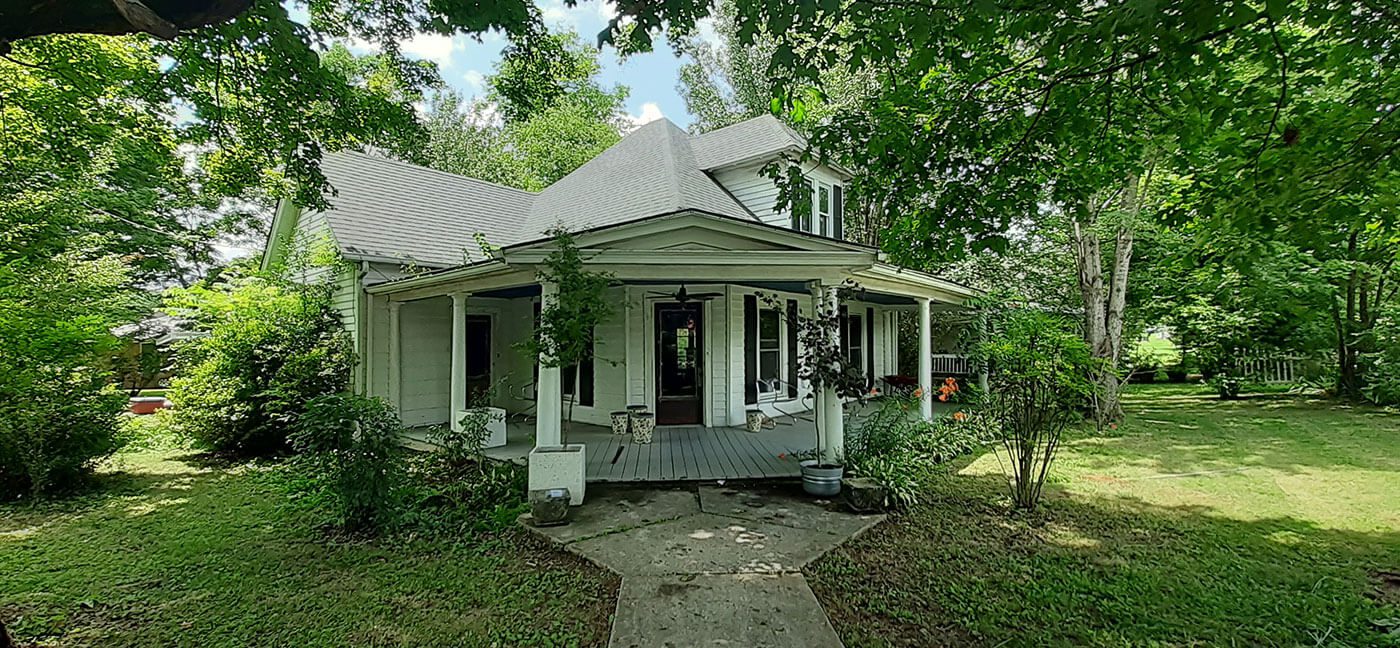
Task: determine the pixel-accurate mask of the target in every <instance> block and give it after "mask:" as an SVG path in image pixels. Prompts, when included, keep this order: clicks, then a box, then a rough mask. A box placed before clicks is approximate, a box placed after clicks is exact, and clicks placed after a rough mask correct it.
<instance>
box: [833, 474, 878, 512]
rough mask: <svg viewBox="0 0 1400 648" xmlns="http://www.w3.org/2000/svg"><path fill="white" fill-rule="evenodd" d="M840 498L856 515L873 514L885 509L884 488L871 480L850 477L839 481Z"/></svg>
mask: <svg viewBox="0 0 1400 648" xmlns="http://www.w3.org/2000/svg"><path fill="white" fill-rule="evenodd" d="M841 497H842V498H843V499H845V500H846V506H849V507H851V510H852V511H855V512H857V513H875V512H877V511H880V510H882V509H884V508H885V487H884V486H881V485H880V484H878V483H876V482H875V480H873V479H866V478H864V477H852V478H850V479H843V480H841Z"/></svg>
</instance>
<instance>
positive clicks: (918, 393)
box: [914, 387, 924, 398]
mask: <svg viewBox="0 0 1400 648" xmlns="http://www.w3.org/2000/svg"><path fill="white" fill-rule="evenodd" d="M923 397H924V388H923V387H915V388H914V398H923Z"/></svg>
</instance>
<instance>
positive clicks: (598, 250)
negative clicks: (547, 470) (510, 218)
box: [366, 216, 970, 492]
mask: <svg viewBox="0 0 1400 648" xmlns="http://www.w3.org/2000/svg"><path fill="white" fill-rule="evenodd" d="M677 220H679V221H680V222H674V221H677ZM808 239H810V237H807V236H806V235H797V234H792V233H790V232H787V231H785V230H780V229H779V230H770V229H768V228H765V227H764V226H760V225H752V224H736V223H731V222H727V221H723V220H716V219H714V218H710V217H703V216H698V217H674V218H670V219H666V220H665V222H661V221H657V222H647V223H641V224H632V225H628V226H623V227H620V228H615V229H613V230H609V231H606V232H602V231H600V232H594V233H590V234H588V235H585V236H581V237H580V238H579V245H580V254H581V255H582V256H583V257H584V258H585V259H586V261H585V265H587V266H589V267H590V268H591V269H596V270H597V271H602V272H606V273H607V274H608V275H609V276H610V277H611V279H612V284H613V285H612V286H611V287H610V288H608V295H607V299H608V300H609V301H611V302H612V303H614V304H616V306H617V308H616V311H615V313H614V315H613V317H611V319H610V320H608V321H607V322H605V323H603V324H600V325H599V326H598V327H596V328H595V329H594V333H593V335H592V336H591V338H592V339H591V344H592V346H593V350H592V352H591V356H590V357H589V358H588V359H587V361H586V362H585V363H581V364H578V365H573V366H569V367H559V366H550V365H551V363H546V362H540V361H539V359H537V358H533V357H527V355H526V354H525V353H524V352H523V351H522V344H521V343H522V341H524V340H528V339H529V338H530V337H531V336H532V335H535V334H536V332H535V329H536V328H537V327H536V325H535V324H534V323H533V321H534V318H538V317H539V314H540V313H541V312H542V310H543V309H547V308H549V305H550V304H551V303H554V300H555V299H557V295H558V290H559V288H558V286H557V285H556V284H554V283H553V282H551V281H549V280H545V279H543V278H542V277H541V276H540V268H541V264H542V263H543V262H544V261H545V260H546V259H547V257H548V255H549V254H550V246H549V242H547V241H545V242H540V243H535V244H531V245H527V246H521V247H518V248H514V249H506V250H505V251H503V252H502V253H501V255H500V256H499V257H497V258H494V259H491V260H488V261H485V262H479V263H476V264H472V265H468V266H463V267H460V268H455V269H451V270H447V271H443V272H436V273H428V274H424V275H420V276H415V277H411V278H405V279H402V280H398V281H392V282H388V283H384V284H380V285H375V286H371V287H369V288H368V289H367V291H366V292H367V297H366V302H367V304H366V308H367V310H368V311H369V312H370V314H371V315H370V317H369V318H368V322H369V324H368V330H367V331H366V337H367V340H368V344H367V346H368V353H367V355H368V356H369V362H368V366H367V368H366V374H367V375H366V384H367V385H368V386H369V391H370V392H371V393H376V394H384V395H386V396H387V397H388V398H389V399H390V400H391V401H393V402H395V403H396V404H398V405H399V407H400V411H401V412H402V413H403V414H404V416H405V419H406V420H405V422H406V423H408V424H410V425H456V423H457V421H458V420H460V419H461V417H462V413H463V412H464V410H465V409H466V408H468V407H477V406H482V405H491V406H495V407H499V408H501V409H503V410H505V411H506V412H507V413H508V415H509V417H508V418H509V420H510V421H511V425H510V430H509V431H508V434H507V435H506V436H507V442H506V444H505V445H504V446H501V447H496V448H491V449H490V450H489V451H488V453H489V454H491V455H492V456H496V457H498V458H509V459H520V458H526V457H528V458H529V460H530V464H531V477H532V488H536V487H544V486H537V485H536V484H535V479H534V478H535V476H536V472H537V470H536V468H537V466H536V465H535V463H536V462H535V459H536V458H537V457H538V456H539V455H540V454H541V453H545V452H558V451H561V450H567V447H568V446H572V447H579V446H581V448H580V449H579V450H578V451H577V454H578V455H579V456H578V457H575V458H572V459H568V460H567V461H569V462H572V463H575V464H577V465H578V466H579V467H578V470H577V472H576V473H575V476H574V478H575V479H577V480H578V483H579V484H580V485H581V484H582V483H584V482H586V481H594V482H597V481H685V480H694V479H702V480H718V479H755V478H773V477H789V476H795V475H797V474H799V465H798V462H797V460H796V459H795V457H794V455H796V454H797V453H799V452H803V451H806V450H810V449H812V448H814V447H820V448H821V449H822V451H823V452H824V454H825V455H826V458H827V459H832V458H834V457H837V456H839V455H840V453H841V449H842V443H843V439H844V433H843V424H844V422H845V421H844V418H845V417H844V416H843V415H842V411H843V407H844V406H845V403H843V402H842V401H841V399H839V398H837V396H836V394H835V392H834V391H832V390H830V389H827V390H813V389H812V387H813V386H812V385H810V384H808V383H807V381H806V380H804V379H801V378H800V377H799V374H798V366H799V365H798V363H799V356H800V355H801V354H802V352H803V350H804V347H803V345H802V343H801V342H800V340H799V335H798V331H797V329H796V324H795V323H794V322H796V321H797V320H798V318H799V317H806V316H810V315H811V314H812V313H814V312H816V311H817V309H818V308H823V309H828V310H827V312H835V311H836V310H837V309H838V307H839V312H840V322H841V324H840V326H839V329H840V330H839V331H838V330H837V327H836V326H835V325H833V328H832V330H831V335H832V339H833V341H835V340H837V338H838V337H839V342H840V344H841V348H842V353H846V354H849V357H850V359H851V362H852V363H853V364H854V365H855V366H856V367H858V368H859V369H860V371H861V373H863V374H864V375H865V376H866V378H867V380H868V386H869V387H875V386H877V385H879V384H880V380H881V379H882V378H883V377H884V376H887V375H891V374H895V373H898V362H897V355H898V344H897V335H896V332H897V328H898V326H897V316H898V315H899V314H900V313H906V312H907V313H909V314H911V315H912V314H917V316H918V321H919V331H920V338H921V339H922V340H923V341H922V342H921V343H920V345H919V346H920V348H919V354H918V355H919V357H920V362H919V366H918V376H917V377H916V380H917V382H918V384H920V385H924V386H925V387H926V389H925V394H926V395H925V398H924V405H923V408H922V409H921V412H920V414H922V415H923V416H925V417H931V416H932V403H931V401H932V399H931V398H930V397H929V395H928V393H929V392H930V391H931V390H930V389H928V387H931V386H932V385H934V384H935V367H934V365H933V362H932V360H933V357H932V349H931V347H930V346H929V341H930V336H931V334H932V332H931V327H930V319H929V318H930V313H931V312H932V311H933V310H934V309H936V308H957V307H960V306H959V305H960V304H961V303H962V301H963V300H964V299H966V297H967V296H968V295H969V294H970V293H969V292H968V291H967V290H966V289H964V288H962V287H960V286H956V285H954V284H949V283H947V282H943V281H941V280H939V279H937V278H936V277H932V276H929V275H926V274H922V273H917V272H912V271H906V270H901V269H898V268H895V267H893V266H889V265H887V264H884V263H882V262H881V261H880V260H879V259H878V255H877V253H876V252H875V251H873V250H870V249H869V248H862V247H860V246H855V245H851V244H846V243H842V242H833V241H826V240H808ZM677 241H683V242H684V243H683V245H684V247H669V248H665V249H658V248H659V247H660V246H661V245H663V244H665V245H677V243H676V242H677ZM696 241H705V242H707V243H708V244H707V245H706V246H704V247H703V249H697V248H695V247H693V246H694V245H695V243H694V242H696ZM745 245H748V246H750V247H749V248H745V247H744V246H745ZM783 245H787V246H788V247H783ZM847 286H856V287H857V288H858V290H855V291H849V292H850V293H851V294H849V295H848V294H845V293H843V292H842V289H843V288H844V287H847ZM385 332H387V335H385V334H384V333H385ZM943 377H944V376H942V375H939V376H937V379H938V380H941V379H942V378H943ZM628 407H644V408H646V409H648V410H649V411H650V412H652V413H654V414H655V415H656V422H657V424H658V427H657V430H656V435H655V441H654V442H653V443H651V444H633V443H631V442H630V439H629V438H628V437H626V436H622V435H619V436H614V435H613V434H612V433H611V431H610V430H608V429H606V428H604V427H603V426H604V425H606V424H607V422H608V420H609V417H610V416H611V414H612V412H615V411H618V410H622V409H624V408H628ZM754 411H758V412H762V413H764V414H766V415H767V416H769V417H771V418H773V419H775V420H777V421H779V422H780V423H779V425H778V426H776V427H774V428H772V429H768V430H764V431H762V432H759V433H754V434H750V433H748V432H746V431H744V430H743V429H742V426H743V425H744V423H745V420H746V418H747V417H748V415H749V413H750V412H754ZM566 427H567V428H568V431H567V433H566ZM818 429H820V430H821V431H822V433H823V434H822V439H821V441H820V442H818V440H817V430H818ZM555 459H558V457H555ZM576 490H577V491H579V492H581V491H582V488H578V489H576Z"/></svg>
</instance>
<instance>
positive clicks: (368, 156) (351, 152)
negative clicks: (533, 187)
mask: <svg viewBox="0 0 1400 648" xmlns="http://www.w3.org/2000/svg"><path fill="white" fill-rule="evenodd" d="M332 154H335V155H354V156H357V157H361V158H365V159H367V160H373V161H376V162H387V163H389V164H396V165H398V166H406V167H413V168H415V169H422V170H423V171H427V172H429V173H434V174H437V175H443V176H447V177H449V178H455V179H458V180H470V181H472V182H475V183H478V184H484V185H487V186H489V187H496V188H499V189H507V190H510V191H514V192H517V193H522V194H525V195H527V196H537V195H539V192H538V191H530V190H528V189H521V188H519V187H512V186H510V185H506V184H501V183H499V182H491V181H490V180H482V179H481V178H473V177H471V176H469V175H462V174H460V173H452V172H451V171H443V170H442V169H435V168H433V167H430V166H427V165H424V164H414V163H413V162H409V161H407V160H400V159H398V158H396V157H390V156H388V155H374V154H371V153H366V152H364V151H356V150H351V149H346V150H343V151H332Z"/></svg>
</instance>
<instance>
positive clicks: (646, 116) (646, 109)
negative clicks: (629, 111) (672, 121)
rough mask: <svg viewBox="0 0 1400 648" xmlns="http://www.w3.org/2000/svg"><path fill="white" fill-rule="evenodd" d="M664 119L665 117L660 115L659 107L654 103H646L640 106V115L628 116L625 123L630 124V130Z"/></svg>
mask: <svg viewBox="0 0 1400 648" xmlns="http://www.w3.org/2000/svg"><path fill="white" fill-rule="evenodd" d="M665 117H666V116H665V115H663V114H661V106H658V105H656V103H655V102H651V101H648V102H646V103H644V104H642V113H641V114H640V115H628V116H627V121H628V122H630V123H631V124H632V128H636V127H638V126H641V125H642V124H645V123H648V122H654V121H656V120H658V119H664V118H665Z"/></svg>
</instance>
